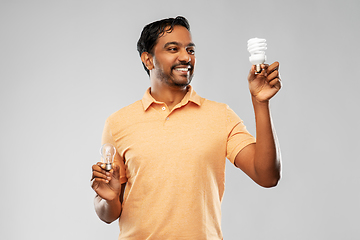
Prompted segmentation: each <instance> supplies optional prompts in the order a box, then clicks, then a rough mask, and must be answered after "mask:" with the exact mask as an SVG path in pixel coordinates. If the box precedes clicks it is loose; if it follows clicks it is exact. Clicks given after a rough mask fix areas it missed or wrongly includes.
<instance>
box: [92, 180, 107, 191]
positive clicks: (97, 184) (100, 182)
mask: <svg viewBox="0 0 360 240" xmlns="http://www.w3.org/2000/svg"><path fill="white" fill-rule="evenodd" d="M103 183H104V184H108V183H109V181H108V180H104V179H101V178H95V179H93V180H91V181H90V186H91V188H92V189H94V190H95V191H96V189H97V188H98V187H99V186H100V185H101V184H103Z"/></svg>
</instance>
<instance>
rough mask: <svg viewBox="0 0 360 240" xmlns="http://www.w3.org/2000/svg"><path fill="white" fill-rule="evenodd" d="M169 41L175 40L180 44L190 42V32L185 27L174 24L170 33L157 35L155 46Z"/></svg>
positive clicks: (161, 45)
mask: <svg viewBox="0 0 360 240" xmlns="http://www.w3.org/2000/svg"><path fill="white" fill-rule="evenodd" d="M169 42H177V43H179V44H182V45H189V44H192V38H191V34H190V32H189V31H188V30H187V29H186V28H185V27H183V26H178V25H176V26H174V28H173V30H172V31H171V32H170V33H168V32H165V34H164V35H163V36H161V37H159V39H158V42H157V44H156V46H157V47H159V46H160V47H163V46H164V45H165V44H166V43H169Z"/></svg>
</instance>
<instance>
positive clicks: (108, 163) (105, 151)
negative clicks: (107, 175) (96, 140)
mask: <svg viewBox="0 0 360 240" xmlns="http://www.w3.org/2000/svg"><path fill="white" fill-rule="evenodd" d="M115 153H116V149H115V147H114V146H113V145H111V144H110V143H105V144H104V145H102V146H101V148H100V155H101V157H102V162H103V163H105V170H107V171H109V170H111V168H112V164H113V162H114V157H115Z"/></svg>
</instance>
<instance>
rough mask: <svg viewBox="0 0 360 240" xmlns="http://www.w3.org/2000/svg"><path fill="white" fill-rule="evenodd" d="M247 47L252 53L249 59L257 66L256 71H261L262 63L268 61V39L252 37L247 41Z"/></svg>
mask: <svg viewBox="0 0 360 240" xmlns="http://www.w3.org/2000/svg"><path fill="white" fill-rule="evenodd" d="M247 47H248V48H247V50H248V51H249V53H250V54H251V56H250V57H249V60H250V62H251V63H252V64H253V65H255V66H256V73H259V72H261V66H260V65H261V64H262V63H264V62H265V61H266V55H265V50H266V49H267V48H266V39H262V38H251V39H249V40H248V41H247Z"/></svg>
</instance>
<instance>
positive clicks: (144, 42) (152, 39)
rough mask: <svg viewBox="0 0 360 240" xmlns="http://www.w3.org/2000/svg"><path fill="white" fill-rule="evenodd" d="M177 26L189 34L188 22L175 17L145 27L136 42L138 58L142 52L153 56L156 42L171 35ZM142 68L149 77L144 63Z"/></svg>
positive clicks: (180, 17)
mask: <svg viewBox="0 0 360 240" xmlns="http://www.w3.org/2000/svg"><path fill="white" fill-rule="evenodd" d="M177 25H180V26H183V27H185V28H186V29H187V30H188V31H189V32H190V25H189V22H188V21H187V20H186V18H184V17H182V16H177V17H176V18H166V19H162V20H159V21H156V22H153V23H149V24H148V25H146V26H145V27H144V29H143V30H142V32H141V35H140V38H139V40H138V42H137V50H138V52H139V54H140V57H141V54H142V53H143V52H148V53H150V54H154V52H153V51H154V47H155V45H156V43H157V40H158V39H159V38H160V37H162V36H163V35H164V34H165V33H171V32H172V31H173V29H174V26H177ZM143 66H144V69H145V71H146V72H147V74H148V75H150V72H149V70H148V69H147V68H146V66H145V64H144V63H143Z"/></svg>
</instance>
